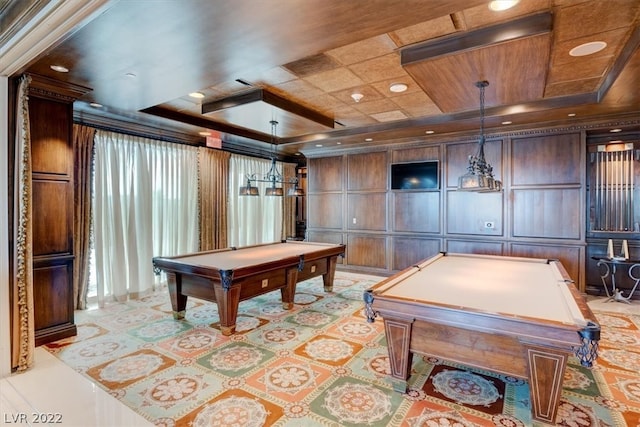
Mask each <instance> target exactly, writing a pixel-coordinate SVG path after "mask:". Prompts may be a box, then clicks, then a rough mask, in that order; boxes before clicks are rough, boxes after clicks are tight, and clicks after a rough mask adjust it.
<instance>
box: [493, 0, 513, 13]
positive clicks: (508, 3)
mask: <svg viewBox="0 0 640 427" xmlns="http://www.w3.org/2000/svg"><path fill="white" fill-rule="evenodd" d="M519 1H520V0H495V1H492V2H491V3H489V9H491V10H493V11H494V12H501V11H503V10H507V9H511V8H512V7H513V6H515V5H517V4H518V2H519Z"/></svg>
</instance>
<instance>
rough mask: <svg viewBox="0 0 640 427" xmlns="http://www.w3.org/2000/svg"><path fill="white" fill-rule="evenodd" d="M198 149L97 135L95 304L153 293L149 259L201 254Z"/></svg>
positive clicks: (118, 136) (123, 137)
mask: <svg viewBox="0 0 640 427" xmlns="http://www.w3.org/2000/svg"><path fill="white" fill-rule="evenodd" d="M197 164H198V151H197V148H195V147H190V146H184V145H179V144H174V143H169V142H161V141H155V140H151V139H147V138H140V137H135V136H129V135H122V134H117V133H114V132H106V131H101V130H99V131H98V132H97V133H96V137H95V180H94V186H95V188H94V194H95V205H94V208H95V213H94V221H95V223H94V230H95V264H96V282H97V283H96V285H97V293H98V303H99V305H100V306H103V305H104V303H105V300H107V299H112V300H113V299H115V300H123V299H126V298H135V297H137V296H139V295H140V294H144V293H147V292H148V291H151V290H153V289H154V287H155V278H154V274H153V267H152V258H153V257H154V256H160V255H161V256H171V255H177V254H180V253H188V252H195V251H197V250H198V167H197Z"/></svg>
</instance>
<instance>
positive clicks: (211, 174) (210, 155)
mask: <svg viewBox="0 0 640 427" xmlns="http://www.w3.org/2000/svg"><path fill="white" fill-rule="evenodd" d="M230 157H231V154H230V153H228V152H224V151H218V150H212V149H210V148H202V147H200V148H198V204H199V206H200V209H199V213H200V215H199V221H200V250H201V251H207V250H211V249H221V248H226V247H227V199H228V191H229V188H228V187H229V179H228V176H229V158H230Z"/></svg>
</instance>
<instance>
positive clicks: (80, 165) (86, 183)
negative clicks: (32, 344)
mask: <svg viewBox="0 0 640 427" xmlns="http://www.w3.org/2000/svg"><path fill="white" fill-rule="evenodd" d="M95 133H96V130H95V129H93V128H90V127H87V126H81V125H75V124H74V125H73V150H74V152H73V156H74V168H75V170H74V187H75V188H74V209H75V213H74V222H73V254H74V255H75V262H74V267H75V268H74V269H73V305H74V308H75V309H78V310H84V309H86V308H87V289H88V287H89V273H90V271H89V259H90V255H91V246H92V242H91V238H92V236H91V228H92V227H91V218H92V215H93V214H92V206H93V202H92V200H91V198H92V197H91V196H92V193H91V188H92V179H93V138H94V136H95Z"/></svg>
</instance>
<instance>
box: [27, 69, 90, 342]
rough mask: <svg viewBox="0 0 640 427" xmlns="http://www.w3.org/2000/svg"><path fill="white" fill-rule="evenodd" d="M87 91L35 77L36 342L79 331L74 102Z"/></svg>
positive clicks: (31, 105) (32, 102) (31, 108)
mask: <svg viewBox="0 0 640 427" xmlns="http://www.w3.org/2000/svg"><path fill="white" fill-rule="evenodd" d="M83 93H85V89H84V88H81V87H78V86H71V85H65V84H63V83H61V82H58V81H53V80H50V79H47V78H44V77H40V76H32V82H31V85H30V88H29V121H30V133H31V154H32V169H33V172H32V189H33V204H32V215H33V293H34V308H35V314H34V321H35V329H36V331H35V341H36V345H42V344H46V343H48V342H51V341H55V340H58V339H61V338H66V337H69V336H73V335H76V333H77V332H76V326H75V324H74V315H73V313H74V303H73V261H74V254H73V220H74V216H73V212H74V208H73V203H74V201H73V199H74V193H73V191H74V177H73V171H74V157H73V135H72V130H73V102H74V100H75V99H77V98H78V97H79V96H81V95H82V94H83Z"/></svg>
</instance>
